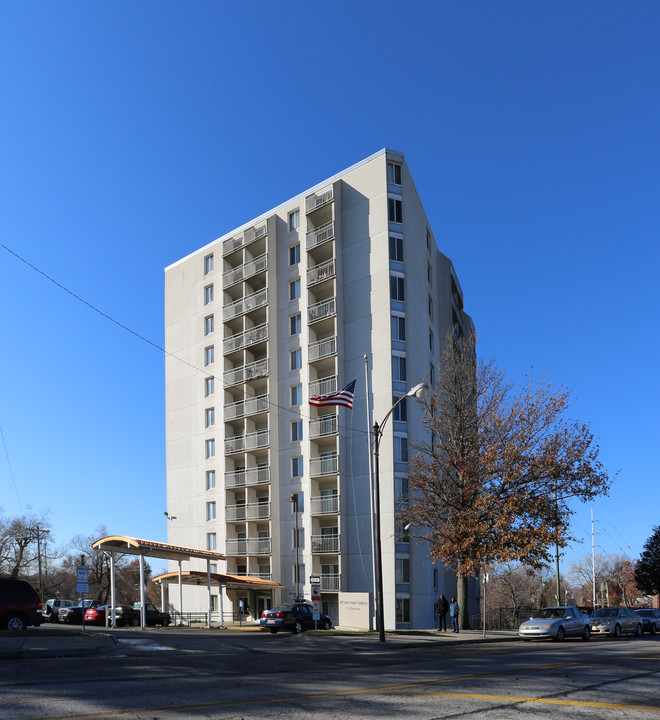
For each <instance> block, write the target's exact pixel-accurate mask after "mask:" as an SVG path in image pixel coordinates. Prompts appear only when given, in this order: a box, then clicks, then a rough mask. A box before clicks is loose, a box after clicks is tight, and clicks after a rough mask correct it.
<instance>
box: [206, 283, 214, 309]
mask: <svg viewBox="0 0 660 720" xmlns="http://www.w3.org/2000/svg"><path fill="white" fill-rule="evenodd" d="M212 302H213V285H207V286H206V287H205V288H204V305H208V304H209V303H212Z"/></svg>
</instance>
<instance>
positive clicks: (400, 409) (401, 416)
mask: <svg viewBox="0 0 660 720" xmlns="http://www.w3.org/2000/svg"><path fill="white" fill-rule="evenodd" d="M400 399H401V396H400V395H394V396H393V397H392V405H394V403H396V402H397V401H398V400H400ZM392 419H393V420H398V421H399V422H408V401H407V399H406V398H405V396H404V398H403V400H401V402H400V403H399V404H398V405H397V406H396V407H395V408H394V410H393V411H392Z"/></svg>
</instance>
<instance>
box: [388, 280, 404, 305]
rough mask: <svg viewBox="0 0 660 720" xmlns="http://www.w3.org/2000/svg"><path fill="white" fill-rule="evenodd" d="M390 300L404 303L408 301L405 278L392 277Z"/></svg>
mask: <svg viewBox="0 0 660 720" xmlns="http://www.w3.org/2000/svg"><path fill="white" fill-rule="evenodd" d="M390 298H391V299H392V300H399V301H400V302H403V301H404V300H405V299H406V294H405V290H404V283H403V277H401V276H399V275H390Z"/></svg>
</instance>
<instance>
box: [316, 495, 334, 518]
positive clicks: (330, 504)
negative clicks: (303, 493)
mask: <svg viewBox="0 0 660 720" xmlns="http://www.w3.org/2000/svg"><path fill="white" fill-rule="evenodd" d="M311 511H312V515H336V514H337V513H338V512H339V495H327V496H326V495H322V496H320V497H313V498H311Z"/></svg>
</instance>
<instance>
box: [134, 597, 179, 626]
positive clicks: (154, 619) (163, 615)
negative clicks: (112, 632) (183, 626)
mask: <svg viewBox="0 0 660 720" xmlns="http://www.w3.org/2000/svg"><path fill="white" fill-rule="evenodd" d="M140 607H141V605H140V603H139V602H136V603H133V610H134V611H135V612H136V614H137V620H138V622H137V624H138V625H139V624H140ZM144 612H145V619H144V620H145V623H146V624H147V625H163V626H164V627H167V626H168V625H169V624H170V623H171V622H172V618H171V617H170V614H169V613H167V612H161V611H160V610H159V609H158V608H157V607H156V606H155V605H152V604H151V603H147V604H146V605H145V606H144Z"/></svg>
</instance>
